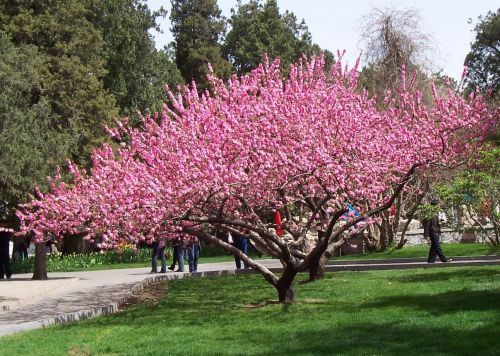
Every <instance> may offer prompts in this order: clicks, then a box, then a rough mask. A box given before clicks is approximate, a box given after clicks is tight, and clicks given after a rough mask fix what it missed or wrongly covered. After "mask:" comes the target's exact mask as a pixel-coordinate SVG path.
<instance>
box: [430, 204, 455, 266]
mask: <svg viewBox="0 0 500 356" xmlns="http://www.w3.org/2000/svg"><path fill="white" fill-rule="evenodd" d="M438 203H439V202H438V201H437V200H436V199H433V200H432V201H431V205H432V206H437V205H438ZM423 226H424V237H425V238H429V239H430V241H431V247H430V249H429V257H428V258H427V263H434V262H436V256H438V257H439V259H440V260H441V262H449V261H451V259H448V258H447V257H446V256H445V254H444V252H443V250H442V249H441V243H440V242H439V236H440V235H441V226H440V225H439V219H438V216H437V214H434V215H433V216H431V217H428V218H425V219H424V221H423Z"/></svg>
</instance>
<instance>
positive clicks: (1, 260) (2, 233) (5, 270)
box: [0, 223, 14, 279]
mask: <svg viewBox="0 0 500 356" xmlns="http://www.w3.org/2000/svg"><path fill="white" fill-rule="evenodd" d="M13 233H14V231H13V230H12V229H9V228H7V226H6V225H5V224H4V223H0V279H4V278H5V277H7V279H10V277H11V276H12V267H11V266H10V256H9V243H10V240H11V238H12V236H13Z"/></svg>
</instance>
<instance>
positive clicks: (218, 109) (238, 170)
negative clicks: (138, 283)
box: [18, 57, 498, 302]
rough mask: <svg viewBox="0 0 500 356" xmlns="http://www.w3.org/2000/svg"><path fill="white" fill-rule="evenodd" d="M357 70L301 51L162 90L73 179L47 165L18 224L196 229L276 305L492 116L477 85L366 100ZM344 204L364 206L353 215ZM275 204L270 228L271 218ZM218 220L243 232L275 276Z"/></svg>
mask: <svg viewBox="0 0 500 356" xmlns="http://www.w3.org/2000/svg"><path fill="white" fill-rule="evenodd" d="M357 74H358V72H357V70H356V67H355V68H353V69H350V70H349V69H347V68H346V67H343V66H342V64H341V62H340V61H339V62H337V64H336V65H334V66H333V67H332V68H331V70H330V71H328V72H327V71H325V66H324V60H323V58H321V57H313V58H312V59H311V60H309V61H308V60H302V61H300V62H299V63H297V64H296V65H294V66H292V67H291V69H290V74H289V77H288V78H287V79H283V78H282V75H281V73H280V70H279V60H275V61H274V62H272V63H269V62H268V61H267V60H265V61H264V63H263V64H262V65H260V66H259V67H258V68H256V69H255V70H253V71H252V72H251V73H249V74H248V75H244V76H241V77H237V76H233V77H232V78H231V79H230V80H229V81H227V82H223V81H222V80H220V79H218V78H216V77H214V76H211V77H210V80H211V83H212V91H211V92H210V93H209V92H205V93H204V94H203V95H199V94H198V92H197V89H196V85H195V84H194V83H193V84H192V86H191V87H185V88H184V90H183V92H182V93H179V94H177V95H175V94H174V93H172V92H171V91H168V94H169V99H170V101H169V102H170V104H169V105H165V106H164V111H163V112H162V113H161V114H155V115H153V116H147V117H144V118H143V122H142V127H141V128H132V127H130V126H128V125H127V123H126V120H125V121H122V122H120V121H118V122H117V127H116V128H110V129H108V131H109V133H110V134H111V135H112V136H113V137H114V139H115V140H116V142H117V143H118V144H119V145H118V146H117V147H118V148H116V149H113V148H112V147H111V146H109V145H104V146H103V147H102V148H101V149H98V150H96V151H95V152H94V154H93V168H92V170H91V171H90V172H83V171H80V170H79V169H78V168H77V167H75V166H74V165H70V170H71V172H72V173H73V175H74V179H73V181H72V183H71V184H65V183H63V182H61V180H60V179H59V178H58V177H57V176H56V177H55V179H53V182H52V190H51V192H50V193H48V194H45V195H42V194H41V193H40V194H39V197H37V199H34V200H33V201H32V202H31V203H29V204H26V205H24V206H23V207H22V208H21V209H20V210H19V211H18V216H19V218H20V220H21V228H22V231H24V232H28V231H32V232H33V233H34V234H35V236H36V238H37V239H38V240H43V239H44V238H46V237H47V236H48V235H53V236H56V237H57V238H64V236H66V235H68V234H76V233H78V234H80V233H83V234H85V236H86V238H87V239H88V240H90V241H91V242H94V243H98V244H99V245H100V246H101V247H103V248H111V247H113V246H115V245H117V244H118V243H121V242H124V241H126V242H132V243H134V242H138V241H141V240H146V241H153V240H155V239H158V238H160V237H167V238H169V239H178V238H189V237H190V236H196V237H198V238H200V239H202V240H205V241H207V242H209V243H212V244H215V245H217V246H220V247H222V248H224V249H225V250H226V251H229V252H231V253H232V254H234V255H237V256H239V257H240V258H241V259H242V260H243V261H244V262H245V263H246V264H247V265H248V266H250V267H251V268H252V269H253V270H254V271H257V272H259V273H261V274H262V275H263V276H264V278H265V279H266V280H267V281H268V282H269V283H270V284H272V285H273V286H274V287H275V288H276V290H277V292H278V298H279V300H280V301H281V302H285V301H292V300H293V299H294V291H293V281H294V278H295V276H296V274H297V273H299V272H309V273H310V274H311V276H312V277H313V278H314V276H317V275H318V271H321V269H322V267H323V266H324V264H325V262H326V261H327V260H328V258H329V257H330V256H331V255H332V254H333V253H334V252H335V250H336V249H338V248H340V247H341V246H342V245H343V244H345V243H346V242H348V241H349V239H350V237H351V236H352V235H353V234H356V233H357V232H359V231H360V230H361V229H363V228H365V226H366V225H367V224H371V223H373V219H374V217H376V216H377V214H379V213H380V212H382V211H384V210H386V209H388V208H389V207H390V206H391V205H392V203H393V202H394V200H395V199H396V198H397V197H398V195H399V194H400V193H401V192H402V191H403V189H404V188H405V184H406V183H407V182H408V181H409V180H410V179H411V178H412V176H413V175H414V174H415V173H416V172H417V171H418V172H425V171H427V170H432V169H434V168H435V167H439V169H444V168H445V167H448V166H453V165H456V164H459V163H462V162H463V161H464V160H466V159H467V158H469V157H471V156H472V155H473V154H474V152H475V151H476V149H477V148H478V147H479V146H480V145H481V144H482V139H483V137H484V136H485V133H486V132H488V130H489V129H490V127H491V125H493V123H494V122H495V119H496V118H497V116H498V111H496V112H491V111H488V109H487V107H486V106H485V105H484V103H483V101H482V98H481V97H480V96H473V97H471V98H469V99H468V100H464V99H463V98H461V97H460V96H458V95H456V94H454V93H453V92H451V91H450V92H449V93H448V94H447V95H446V96H439V95H438V94H437V93H436V91H434V105H433V106H432V107H427V106H424V105H423V104H422V103H421V94H420V93H419V92H414V93H413V92H411V91H410V90H408V88H407V87H406V83H405V81H404V80H403V81H402V82H403V84H402V87H401V88H400V90H399V91H398V92H397V93H393V94H395V95H392V96H388V98H387V108H384V109H378V108H377V106H376V104H375V102H374V101H373V100H372V99H370V98H369V97H368V96H367V94H366V93H365V92H362V91H359V90H358V87H357V78H358V77H357ZM405 77H406V75H405V73H404V72H403V74H402V78H405ZM348 204H349V205H350V206H354V207H358V208H360V207H364V209H363V210H362V211H361V213H360V214H354V213H352V211H351V212H350V211H349V210H348V208H347V207H348ZM276 210H279V211H281V212H282V214H283V221H282V225H281V226H277V225H276V223H275V222H274V220H273V219H272V218H271V217H272V215H273V213H274V211H276ZM280 229H283V230H284V231H285V235H283V236H280V235H281V234H279V233H277V231H279V230H280ZM216 230H217V231H225V232H230V233H232V234H244V235H245V236H246V237H248V238H249V239H250V240H251V241H252V243H253V244H255V245H256V246H257V247H258V248H259V249H260V250H261V251H264V252H265V253H266V254H268V255H270V256H272V257H274V258H276V259H279V260H280V262H281V263H282V265H283V273H282V274H280V275H277V274H275V273H273V272H272V271H271V270H269V269H268V268H266V267H265V266H264V265H263V264H261V263H259V262H258V261H256V260H253V259H252V258H250V257H249V256H247V255H246V254H244V253H243V252H241V251H240V250H238V249H237V248H236V247H235V246H233V245H231V244H228V243H227V242H226V240H225V238H223V237H221V235H220V234H217V235H216V234H215V233H214V231H216Z"/></svg>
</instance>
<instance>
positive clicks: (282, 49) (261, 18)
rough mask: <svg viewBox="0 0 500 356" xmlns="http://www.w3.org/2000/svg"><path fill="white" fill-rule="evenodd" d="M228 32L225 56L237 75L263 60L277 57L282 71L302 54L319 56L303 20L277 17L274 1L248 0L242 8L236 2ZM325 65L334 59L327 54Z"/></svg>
mask: <svg viewBox="0 0 500 356" xmlns="http://www.w3.org/2000/svg"><path fill="white" fill-rule="evenodd" d="M229 24H230V25H231V30H230V31H229V32H228V34H227V36H226V39H225V42H224V55H225V56H226V58H228V60H229V61H230V62H231V63H232V64H233V66H234V68H235V70H236V71H237V72H238V73H239V74H243V73H246V72H248V71H250V70H251V69H253V68H255V67H257V65H258V64H259V63H260V62H261V61H262V56H263V55H264V54H266V53H267V54H268V55H269V56H270V57H271V58H277V57H279V58H280V59H281V62H282V66H283V68H284V69H285V71H288V67H289V66H290V64H292V63H294V62H295V61H296V60H297V59H298V58H300V57H301V56H302V55H303V54H307V55H311V54H313V53H316V54H319V52H321V48H320V47H319V46H318V45H315V44H313V43H312V39H311V33H310V32H309V30H308V28H307V26H306V24H305V22H304V20H302V21H301V22H300V23H299V22H297V17H296V16H295V15H294V14H293V13H292V12H288V11H285V13H284V14H280V11H279V8H278V4H277V1H276V0H266V1H265V2H262V1H261V0H251V1H249V2H247V3H245V4H242V2H241V1H238V4H237V7H236V9H231V18H230V19H229ZM326 57H327V61H328V62H329V63H331V62H333V55H332V54H331V53H330V52H328V51H326Z"/></svg>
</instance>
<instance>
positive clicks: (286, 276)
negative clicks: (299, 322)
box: [275, 265, 297, 303]
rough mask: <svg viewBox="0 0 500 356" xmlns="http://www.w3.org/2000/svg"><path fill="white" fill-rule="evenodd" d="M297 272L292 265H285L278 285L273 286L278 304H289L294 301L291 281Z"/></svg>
mask: <svg viewBox="0 0 500 356" xmlns="http://www.w3.org/2000/svg"><path fill="white" fill-rule="evenodd" d="M296 274H297V271H296V270H295V267H294V266H293V265H287V266H286V267H285V270H284V271H283V274H282V275H281V278H280V279H279V280H278V283H277V284H276V285H275V287H276V290H277V291H278V299H279V302H280V303H290V302H293V301H295V291H294V290H293V280H294V278H295V275H296Z"/></svg>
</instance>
